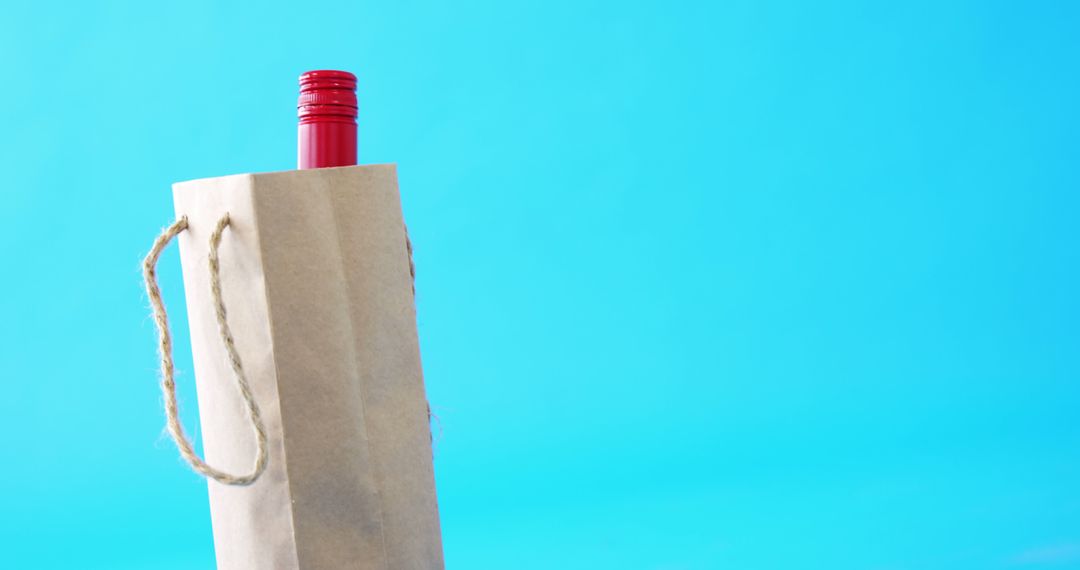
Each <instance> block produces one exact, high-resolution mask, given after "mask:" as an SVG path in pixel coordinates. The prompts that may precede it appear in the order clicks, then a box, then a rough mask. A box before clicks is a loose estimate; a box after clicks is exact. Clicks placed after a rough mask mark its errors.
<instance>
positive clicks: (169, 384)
mask: <svg viewBox="0 0 1080 570" xmlns="http://www.w3.org/2000/svg"><path fill="white" fill-rule="evenodd" d="M228 225H229V214H225V215H224V216H222V218H221V219H220V220H218V223H217V226H215V227H214V231H213V233H212V234H210V255H209V262H210V296H211V297H212V298H213V301H214V313H215V315H216V316H217V322H218V331H219V332H220V333H221V341H222V343H223V344H224V345H225V352H226V354H227V355H228V357H229V364H230V365H231V366H232V369H233V374H234V376H235V378H236V387H237V389H238V390H239V391H240V397H241V398H242V399H243V401H244V406H245V407H246V408H247V412H248V417H249V418H250V419H251V427H252V430H253V431H254V432H255V445H256V454H255V464H254V465H253V466H252V468H251V473H249V474H247V475H232V474H230V473H226V472H224V471H221V470H219V469H216V468H214V467H211V466H210V465H207V463H206V462H205V461H203V459H202V458H201V457H199V456H198V455H197V454H196V453H195V447H194V446H193V445H192V444H191V441H190V440H189V439H188V437H187V434H186V433H184V426H182V425H181V424H180V418H179V411H178V406H177V404H176V382H175V381H174V379H173V368H174V366H173V358H172V335H171V334H170V332H169V319H168V316H167V315H166V314H165V303H164V302H163V301H162V300H161V289H160V288H159V287H158V284H157V274H156V268H157V261H158V257H160V256H161V252H162V250H164V249H165V246H167V245H169V242H170V241H172V239H173V238H174V237H176V236H177V234H179V233H180V232H182V231H184V230H185V229H187V227H188V220H187V216H183V217H181V218H180V219H179V220H177V221H176V222H174V223H173V224H172V225H171V226H169V227H167V228H165V229H164V230H163V231H162V232H161V235H159V236H158V237H157V239H156V240H154V245H153V247H151V248H150V253H148V254H146V259H144V260H143V277H144V279H145V280H146V293H147V295H148V296H149V297H150V305H151V307H153V311H154V324H156V325H157V329H158V341H159V342H158V351H159V352H160V353H161V391H162V392H163V393H164V395H165V418H166V420H167V421H166V426H167V427H168V430H169V435H171V436H172V438H173V441H175V442H176V446H177V447H178V448H179V449H180V456H181V457H183V458H184V461H187V463H188V464H189V465H191V467H192V469H194V470H195V471H198V472H199V473H201V474H202V475H204V476H206V477H209V478H211V479H214V480H215V481H217V482H219V483H223V484H225V485H250V484H252V483H254V482H255V480H256V479H258V478H259V476H260V475H262V473H263V471H265V470H266V464H267V461H268V459H269V458H268V455H267V442H266V427H265V426H264V425H263V420H262V416H261V414H260V412H259V406H258V404H256V403H255V397H254V395H253V394H252V393H251V385H250V384H248V380H247V375H246V374H245V373H244V367H243V365H242V364H241V362H240V355H239V354H238V353H237V351H236V343H235V341H234V340H233V336H232V331H231V330H230V329H229V322H228V319H226V313H225V303H224V302H223V301H222V299H221V275H220V264H219V262H218V246H220V245H221V234H222V233H223V232H224V231H225V228H226V227H227V226H228Z"/></svg>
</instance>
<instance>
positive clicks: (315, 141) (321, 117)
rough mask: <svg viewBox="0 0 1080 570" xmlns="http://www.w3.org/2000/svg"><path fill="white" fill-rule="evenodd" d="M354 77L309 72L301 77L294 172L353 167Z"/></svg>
mask: <svg viewBox="0 0 1080 570" xmlns="http://www.w3.org/2000/svg"><path fill="white" fill-rule="evenodd" d="M356 110H357V107H356V76H355V75H353V74H351V73H349V72H347V71H334V70H328V69H324V70H318V71H308V72H307V73H304V74H302V75H301V76H300V99H299V101H297V104H296V114H297V116H298V117H299V119H300V125H299V130H298V135H299V141H298V142H299V144H298V146H297V168H300V169H305V168H326V167H330V166H352V165H354V164H356Z"/></svg>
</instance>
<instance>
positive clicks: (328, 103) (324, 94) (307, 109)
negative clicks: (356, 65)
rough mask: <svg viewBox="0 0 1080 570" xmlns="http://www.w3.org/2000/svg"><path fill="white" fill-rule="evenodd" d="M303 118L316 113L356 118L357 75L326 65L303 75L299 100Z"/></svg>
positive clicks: (304, 120) (309, 118)
mask: <svg viewBox="0 0 1080 570" xmlns="http://www.w3.org/2000/svg"><path fill="white" fill-rule="evenodd" d="M296 110H297V116H299V117H300V122H307V121H312V120H318V119H317V118H316V117H324V116H339V117H351V118H354V119H355V118H356V76H355V75H353V74H351V73H349V72H348V71H334V70H331V69H322V70H318V71H308V72H306V73H304V74H302V75H300V99H299V100H298V101H297V102H296Z"/></svg>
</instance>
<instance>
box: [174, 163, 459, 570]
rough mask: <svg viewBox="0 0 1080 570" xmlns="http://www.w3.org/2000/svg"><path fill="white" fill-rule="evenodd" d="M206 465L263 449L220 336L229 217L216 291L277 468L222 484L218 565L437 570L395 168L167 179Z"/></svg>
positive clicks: (240, 465)
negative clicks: (176, 220)
mask: <svg viewBox="0 0 1080 570" xmlns="http://www.w3.org/2000/svg"><path fill="white" fill-rule="evenodd" d="M173 195H174V199H175V205H176V213H177V216H187V217H188V222H189V227H188V229H187V231H185V232H183V233H181V234H180V236H179V243H180V256H181V262H182V265H183V273H184V289H185V295H186V297H187V308H188V315H189V321H190V326H191V343H192V352H193V356H194V363H195V377H196V387H197V390H198V402H199V414H200V418H201V422H202V432H201V433H202V439H203V446H204V452H205V455H206V459H207V462H208V463H210V464H211V465H214V466H216V467H218V468H221V469H224V470H226V471H232V472H245V471H246V470H248V469H249V468H250V465H251V461H252V458H253V457H254V453H255V441H254V437H253V435H252V433H251V430H250V428H249V426H248V423H247V422H248V421H249V420H248V419H247V417H246V414H245V413H244V410H243V407H242V403H241V400H240V396H239V394H238V393H237V391H236V388H235V383H234V381H233V379H232V377H231V374H232V372H231V370H230V368H229V365H228V362H227V360H226V355H225V350H224V348H223V347H222V344H221V339H220V338H219V336H218V332H217V324H216V321H215V318H214V312H213V304H212V301H211V298H210V290H209V270H208V266H207V252H208V243H209V236H210V232H211V231H213V228H214V225H215V224H216V223H217V220H218V219H220V218H221V216H222V215H224V214H225V213H228V214H229V216H230V220H231V221H230V225H229V228H228V229H227V230H226V231H225V234H224V237H223V239H222V242H221V247H220V258H221V286H222V292H223V298H224V302H225V306H226V309H227V311H228V319H229V323H230V325H231V327H232V331H233V334H234V336H235V339H236V346H237V349H238V351H239V354H240V357H241V359H242V360H243V364H244V368H245V370H247V372H248V376H249V380H250V382H251V385H252V389H253V392H254V395H255V399H256V401H257V402H258V404H259V406H260V408H261V409H262V413H263V419H264V421H265V423H266V428H267V432H268V436H269V454H270V462H269V465H268V467H267V469H266V471H265V472H264V473H263V475H262V477H260V478H259V480H257V481H256V482H255V483H253V484H252V485H250V486H247V487H232V486H227V485H222V484H219V483H217V482H214V481H211V482H210V483H209V485H210V506H211V517H212V521H213V530H214V545H215V550H216V554H217V561H218V568H219V569H221V570H253V569H259V570H262V569H279V568H280V569H303V570H315V569H320V570H321V569H327V570H331V569H345V568H348V569H353V568H356V569H385V570H398V569H425V570H426V569H435V568H442V567H443V555H442V543H441V538H440V530H439V518H438V508H437V505H436V499H435V483H434V473H433V468H432V456H431V441H430V431H429V426H428V418H427V404H426V397H425V394H424V385H423V377H422V374H421V368H420V351H419V346H418V341H417V333H416V315H415V309H414V305H413V295H412V282H411V276H410V273H409V258H408V254H407V252H406V245H405V242H406V238H405V228H404V223H403V220H402V215H401V205H400V200H399V196H398V189H397V174H396V170H395V167H394V166H393V165H374V166H351V167H344V168H326V169H313V170H296V171H287V172H276V173H268V174H242V175H236V176H225V177H221V178H210V179H205V180H194V181H190V182H182V183H178V184H175V185H174V186H173Z"/></svg>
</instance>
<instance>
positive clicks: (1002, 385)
mask: <svg viewBox="0 0 1080 570" xmlns="http://www.w3.org/2000/svg"><path fill="white" fill-rule="evenodd" d="M1078 30H1080V9H1078V8H1077V4H1075V3H1071V2H1040V1H1035V2H1020V3H1013V2H989V1H988V2H891V3H862V2H807V3H799V2H748V1H740V2H725V3H718V4H715V5H714V3H704V2H702V3H679V2H652V1H625V2H617V3H616V2H594V1H573V2H569V1H549V2H542V3H541V2H531V3H508V2H495V1H491V2H484V1H475V0H465V1H463V2H456V3H426V2H413V1H403V2H389V1H388V2H378V3H376V2H309V3H301V2H293V3H288V4H286V3H259V4H258V5H257V4H255V3H251V4H247V5H242V4H236V5H226V4H223V3H217V2H207V1H199V0H194V1H192V0H189V1H185V2H130V3H117V2H85V3H76V2H72V3H68V4H60V3H51V4H50V3H46V2H19V3H14V4H10V5H8V6H6V7H5V10H4V16H3V18H2V19H0V77H2V78H3V79H2V80H0V84H2V86H3V87H2V89H0V119H2V124H3V130H4V132H3V136H2V138H0V172H2V176H3V178H2V183H0V192H2V200H0V256H2V260H3V270H2V271H3V278H2V280H0V379H2V390H3V392H2V396H0V438H2V439H0V444H2V448H3V459H2V468H0V488H2V490H3V492H2V498H0V513H2V516H0V541H2V548H0V566H3V567H5V568H18V569H22V568H34V569H36V568H80V569H121V570H123V569H135V568H161V569H180V568H184V569H187V568H210V567H212V564H213V544H212V539H211V533H210V521H209V512H208V506H207V498H206V485H205V483H203V482H202V481H201V480H200V479H199V478H198V477H197V476H196V475H195V474H193V473H192V472H191V471H190V470H189V469H187V468H186V467H185V466H184V465H182V463H181V462H180V460H179V459H178V457H177V453H176V450H175V447H174V445H173V444H172V442H171V441H170V440H169V439H168V437H167V436H166V435H164V433H163V425H164V420H163V413H162V411H161V398H160V394H159V388H158V385H157V378H156V359H155V354H154V348H155V336H154V335H155V332H154V328H153V324H152V322H151V320H150V319H149V317H148V314H149V311H148V303H147V300H146V296H145V294H144V293H143V290H142V282H141V276H140V273H139V263H140V260H141V258H142V256H143V255H144V253H145V251H146V250H147V249H148V248H149V245H150V242H151V240H152V238H153V237H154V236H155V235H156V233H157V232H158V231H159V229H160V228H161V227H162V226H164V225H166V224H167V223H169V221H170V217H171V214H172V202H171V195H170V187H169V185H170V184H171V183H172V182H174V181H179V180H185V179H191V178H201V177H207V176H216V175H222V174H229V173H238V172H254V171H270V170H282V169H288V168H292V167H293V166H294V160H295V115H294V113H295V109H294V105H295V99H296V76H297V75H298V74H299V73H300V72H302V71H305V70H307V69H314V68H342V69H348V70H352V71H354V72H355V73H357V75H358V76H359V78H360V90H359V98H360V113H361V116H360V133H361V151H360V152H361V161H362V162H397V163H398V165H399V172H400V180H401V184H402V192H403V199H404V208H405V214H406V219H407V220H408V223H409V227H410V229H411V231H412V236H413V239H414V241H415V244H416V262H417V267H418V271H419V275H418V283H417V286H418V291H419V304H418V310H419V324H420V334H421V339H422V348H423V355H424V364H425V370H426V378H427V382H428V391H429V397H430V399H431V402H432V405H433V409H434V412H435V413H436V414H437V416H438V418H439V421H438V422H437V423H436V424H435V432H436V470H437V480H438V490H439V495H440V500H441V511H442V522H443V531H444V540H445V549H446V557H447V562H448V567H449V568H451V569H510V568H513V569H551V568H559V569H576V568H635V569H636V568H647V569H666V570H674V569H699V568H704V569H710V568H731V569H750V570H752V569H771V568H777V569H787V568H829V569H832V570H844V569H882V570H883V569H950V570H954V569H964V568H1013V567H1021V568H1028V567H1030V568H1042V567H1047V568H1050V567H1054V568H1078V567H1080V422H1078V421H1077V409H1078V407H1080V385H1078V380H1080V350H1078V348H1080V329H1078V326H1080V325H1078V323H1080V302H1078V295H1077V292H1078V286H1080V269H1078V268H1080V253H1078V252H1080V247H1078V245H1080V241H1078V240H1080V224H1078V214H1080V195H1078V190H1080V170H1078V167H1077V157H1078V151H1080V144H1078V143H1080V134H1078V133H1080V112H1078V104H1077V101H1078V100H1080V76H1078V72H1080V34H1078ZM161 271H162V281H163V287H164V291H165V295H166V301H167V303H168V304H169V306H170V307H171V308H172V313H173V315H174V317H173V318H174V321H173V324H174V330H176V331H177V335H178V337H179V338H180V342H179V345H180V346H179V347H178V351H179V352H178V357H179V367H180V371H181V376H180V383H181V384H180V390H181V393H182V396H181V398H182V404H183V405H184V406H185V407H184V419H185V422H186V424H187V425H188V426H189V427H190V429H191V430H192V431H193V432H196V433H197V431H198V430H197V425H198V418H197V410H196V406H195V392H194V384H193V379H192V377H191V374H190V370H191V364H190V353H189V351H188V348H187V346H188V343H187V333H186V329H187V322H186V320H185V318H184V311H183V291H182V285H181V280H180V269H179V261H178V256H177V254H176V252H175V250H174V249H170V251H169V252H168V253H167V254H166V255H165V257H164V258H163V261H162V270H161Z"/></svg>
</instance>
